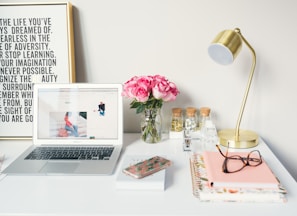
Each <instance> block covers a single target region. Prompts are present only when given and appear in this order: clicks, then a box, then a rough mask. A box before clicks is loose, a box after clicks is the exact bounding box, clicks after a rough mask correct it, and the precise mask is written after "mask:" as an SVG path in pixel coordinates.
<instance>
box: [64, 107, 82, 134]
mask: <svg viewBox="0 0 297 216" xmlns="http://www.w3.org/2000/svg"><path fill="white" fill-rule="evenodd" d="M64 121H65V129H66V130H67V131H69V132H70V135H71V136H75V137H78V136H79V134H78V127H77V119H76V118H75V116H73V115H72V112H66V114H65V117H64Z"/></svg>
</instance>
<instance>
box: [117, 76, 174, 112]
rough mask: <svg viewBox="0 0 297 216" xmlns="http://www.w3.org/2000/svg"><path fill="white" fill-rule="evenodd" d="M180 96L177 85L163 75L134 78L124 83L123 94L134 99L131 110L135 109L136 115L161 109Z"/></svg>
mask: <svg viewBox="0 0 297 216" xmlns="http://www.w3.org/2000/svg"><path fill="white" fill-rule="evenodd" d="M178 94H179V91H178V89H177V87H176V85H175V84H174V83H173V82H170V81H168V79H167V78H166V77H164V76H161V75H155V76H150V75H149V76H134V77H132V78H131V79H130V80H128V81H127V82H125V83H124V86H123V92H122V96H124V97H127V98H132V99H133V101H132V102H131V104H130V108H135V109H136V113H141V112H143V111H144V109H152V108H161V107H162V105H163V101H164V102H168V101H174V100H175V99H176V96H177V95H178Z"/></svg>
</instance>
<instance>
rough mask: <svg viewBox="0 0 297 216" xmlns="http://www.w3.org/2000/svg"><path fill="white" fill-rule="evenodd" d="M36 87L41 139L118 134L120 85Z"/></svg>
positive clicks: (109, 137) (113, 137) (112, 138)
mask: <svg viewBox="0 0 297 216" xmlns="http://www.w3.org/2000/svg"><path fill="white" fill-rule="evenodd" d="M70 85H72V84H70ZM74 86H76V85H74ZM37 90H38V97H37V98H36V100H35V102H36V101H37V103H38V105H37V106H35V108H37V109H38V111H37V127H38V130H37V131H36V133H37V134H36V135H37V139H38V140H40V139H47V140H49V139H50V140H55V139H69V140H70V139H71V140H97V139H104V140H109V139H110V140H116V139H118V138H119V137H118V136H119V133H118V131H119V128H118V127H119V126H120V124H121V122H119V118H120V116H119V115H120V112H118V109H119V106H121V104H119V97H120V94H119V89H118V88H115V87H114V88H110V87H106V88H105V87H100V88H99V87H98V88H94V87H90V88H88V87H83V88H79V87H69V88H67V87H56V88H38V89H37ZM35 116H36V115H35ZM35 120H36V119H35Z"/></svg>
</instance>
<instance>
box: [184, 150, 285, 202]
mask: <svg viewBox="0 0 297 216" xmlns="http://www.w3.org/2000/svg"><path fill="white" fill-rule="evenodd" d="M238 154H242V153H238ZM223 162H224V157H222V156H221V155H220V153H218V152H207V151H206V152H204V153H201V154H195V155H193V156H192V157H191V159H190V167H191V175H192V184H193V194H194V196H195V197H197V198H199V199H200V200H201V201H208V202H212V201H223V202H285V201H286V197H285V194H286V190H285V189H284V188H283V187H282V186H281V184H280V182H279V181H278V179H277V178H276V176H275V175H274V174H273V172H272V171H271V169H270V168H269V167H268V165H267V163H266V162H265V161H264V160H263V163H262V164H260V165H259V166H256V167H250V166H247V167H245V168H244V169H242V170H241V171H239V172H236V173H224V172H223V171H222V164H223Z"/></svg>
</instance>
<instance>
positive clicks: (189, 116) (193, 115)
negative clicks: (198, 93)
mask: <svg viewBox="0 0 297 216" xmlns="http://www.w3.org/2000/svg"><path fill="white" fill-rule="evenodd" d="M185 130H190V131H195V130H197V109H196V108H195V107H187V108H186V117H185Z"/></svg>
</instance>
